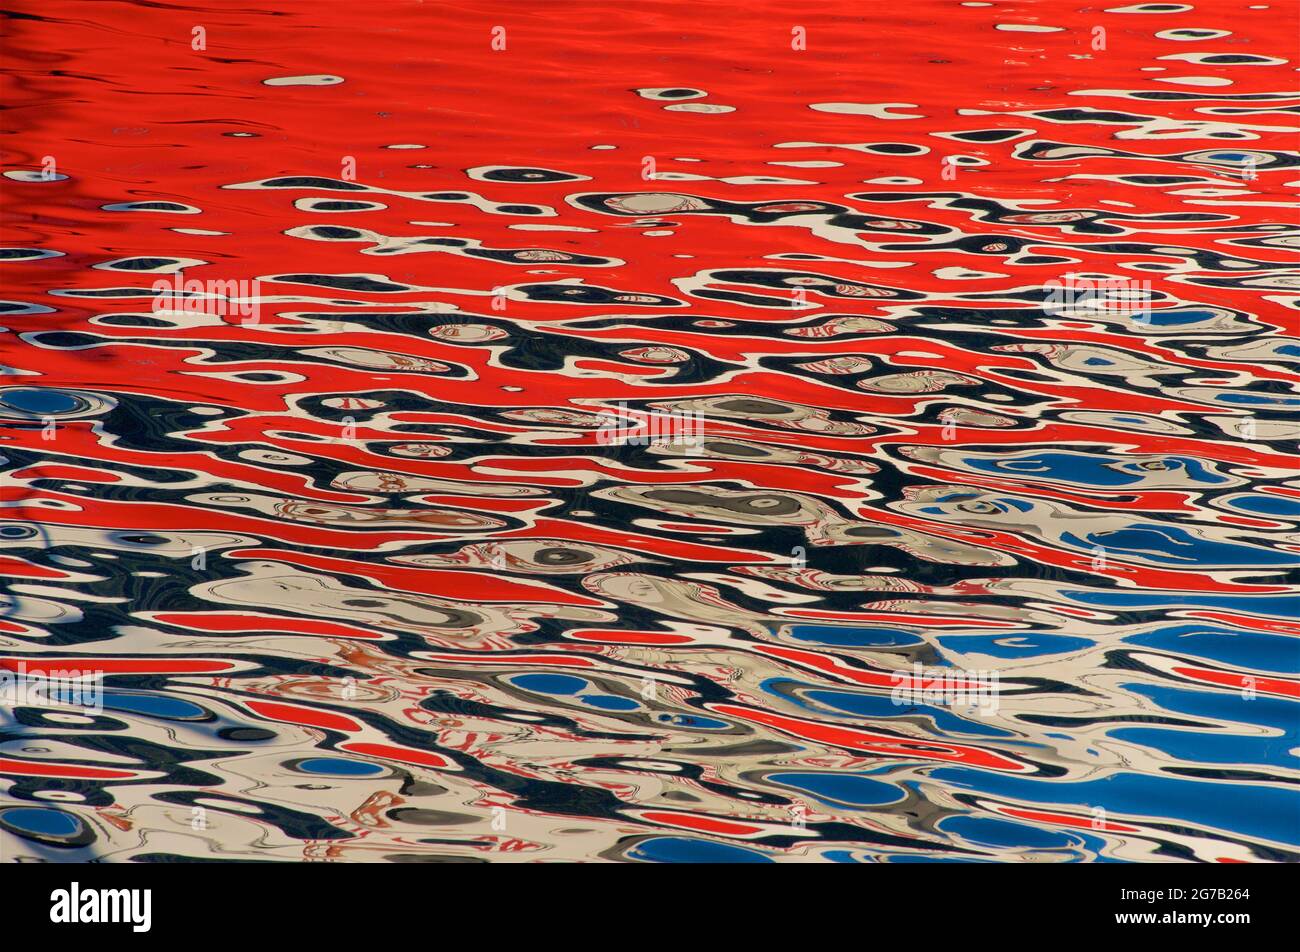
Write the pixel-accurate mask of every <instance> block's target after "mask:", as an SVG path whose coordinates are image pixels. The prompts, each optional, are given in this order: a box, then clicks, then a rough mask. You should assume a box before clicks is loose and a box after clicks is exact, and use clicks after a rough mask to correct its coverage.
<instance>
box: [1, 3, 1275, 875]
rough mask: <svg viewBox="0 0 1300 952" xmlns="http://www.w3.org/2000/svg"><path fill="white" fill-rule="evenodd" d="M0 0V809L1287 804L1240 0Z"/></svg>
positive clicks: (1259, 212)
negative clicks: (0, 578)
mask: <svg viewBox="0 0 1300 952" xmlns="http://www.w3.org/2000/svg"><path fill="white" fill-rule="evenodd" d="M0 17H3V30H4V38H3V54H4V55H3V62H2V65H3V75H4V82H5V94H4V101H5V103H6V106H7V107H8V108H7V109H6V111H5V116H6V118H5V120H4V130H3V131H4V139H3V143H4V144H3V150H4V151H3V163H2V165H3V179H0V186H2V187H3V195H4V222H5V236H4V239H3V248H0V292H2V293H0V298H3V301H2V302H0V312H2V313H0V322H2V323H3V325H4V327H5V329H6V330H5V333H4V336H3V338H0V339H2V340H3V346H4V354H3V357H2V358H0V365H2V367H0V369H2V370H3V374H4V376H3V378H0V468H2V469H3V475H2V477H0V478H2V479H3V494H4V495H3V503H2V507H0V572H2V573H3V575H4V577H5V582H6V593H5V595H4V597H3V602H0V669H3V671H5V672H6V678H7V681H6V683H7V690H8V691H9V694H8V695H7V698H8V701H7V703H6V704H5V706H4V708H3V709H2V710H0V855H2V856H3V858H4V859H5V860H8V861H15V860H31V859H44V860H54V861H66V860H76V861H84V860H91V859H96V860H102V861H109V862H128V861H134V862H167V861H178V860H191V859H192V860H209V861H211V860H216V861H236V860H264V861H280V862H294V861H336V862H358V861H367V862H381V861H387V862H437V861H463V862H485V861H498V862H526V861H557V860H585V861H629V862H692V861H745V862H772V861H776V862H848V863H853V862H916V861H936V860H937V861H945V862H1029V861H1032V862H1080V861H1083V862H1087V861H1111V862H1114V861H1122V862H1150V861H1157V860H1164V861H1169V860H1173V861H1188V862H1278V861H1294V860H1296V859H1297V858H1300V793H1297V786H1296V784H1297V781H1298V780H1300V772H1298V771H1297V766H1300V763H1298V761H1297V754H1298V752H1300V737H1298V736H1297V733H1298V732H1297V720H1298V717H1297V715H1298V711H1300V651H1297V646H1298V644H1300V642H1298V640H1297V639H1300V623H1298V622H1297V620H1296V617H1297V606H1300V589H1298V588H1297V587H1296V586H1295V585H1294V584H1293V583H1294V582H1295V579H1296V575H1297V568H1298V567H1300V533H1298V532H1297V523H1300V480H1298V479H1297V468H1296V456H1295V451H1296V442H1295V439H1296V419H1297V417H1296V411H1297V409H1300V394H1298V392H1297V388H1296V386H1295V385H1296V382H1297V379H1300V376H1298V374H1297V368H1298V367H1300V339H1297V335H1296V333H1295V330H1296V320H1297V315H1296V310H1297V301H1298V300H1300V273H1298V272H1297V270H1296V268H1295V263H1296V252H1297V249H1298V248H1300V229H1298V228H1297V221H1296V206H1295V202H1294V190H1295V186H1296V185H1297V182H1298V181H1300V168H1298V166H1300V159H1298V157H1297V153H1296V135H1297V130H1300V114H1298V113H1300V93H1298V92H1297V91H1296V87H1297V82H1296V66H1297V60H1300V55H1298V54H1297V42H1296V37H1297V26H1298V25H1300V24H1298V22H1297V20H1298V16H1297V7H1296V5H1295V4H1294V3H1275V2H1274V3H1267V4H1246V3H1230V2H1212V3H1195V4H1190V3H1189V4H1175V3H1159V4H1156V3H1149V4H1124V3H1122V2H1117V3H1116V4H1114V5H1113V6H1109V7H1108V6H1106V5H1105V4H1102V5H1096V6H1091V7H1087V8H1083V7H1076V6H1075V5H1073V4H1069V3H1050V4H1040V5H1036V4H1028V3H1018V4H1015V5H1007V4H1003V3H958V2H944V3H938V2H921V3H905V4H868V3H858V2H843V3H819V4H788V3H781V4H778V3H767V2H764V3H747V4H744V5H738V6H735V7H728V6H725V5H722V4H700V3H657V2H649V3H629V4H620V5H617V6H615V5H610V4H596V3H589V2H573V3H562V4H543V5H537V6H532V5H526V4H523V3H496V4H488V3H455V4H449V3H408V2H392V0H382V2H381V0H376V2H372V3H347V2H336V0H323V2H314V3H308V2H291V0H258V2H251V3H246V2H239V3H217V4H209V3H203V4H198V5H190V6H185V5H179V4H164V3H159V4H127V3H122V2H114V0H110V2H99V3H72V2H60V0H41V2H33V0H19V2H16V3H14V2H11V3H10V4H8V9H7V10H6V11H0ZM68 672H74V673H78V676H79V677H82V679H83V681H82V682H79V683H83V684H85V685H89V686H90V688H93V689H94V693H95V694H96V697H95V698H94V703H87V702H85V699H84V698H83V699H82V703H80V704H77V703H68V702H67V701H66V699H62V700H63V703H59V702H58V700H59V699H56V698H55V697H54V696H53V693H52V691H47V692H46V693H47V695H48V697H47V696H44V695H42V694H41V691H42V690H46V689H47V688H49V687H50V685H53V684H54V683H55V682H56V681H58V679H59V678H60V677H64V678H66V677H68ZM10 675H11V676H10ZM42 686H44V687H42Z"/></svg>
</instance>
